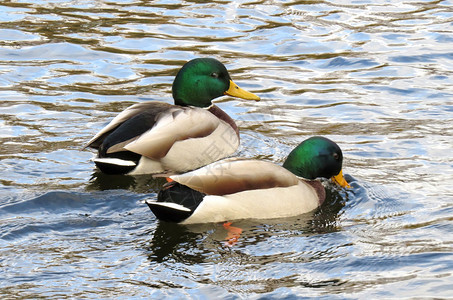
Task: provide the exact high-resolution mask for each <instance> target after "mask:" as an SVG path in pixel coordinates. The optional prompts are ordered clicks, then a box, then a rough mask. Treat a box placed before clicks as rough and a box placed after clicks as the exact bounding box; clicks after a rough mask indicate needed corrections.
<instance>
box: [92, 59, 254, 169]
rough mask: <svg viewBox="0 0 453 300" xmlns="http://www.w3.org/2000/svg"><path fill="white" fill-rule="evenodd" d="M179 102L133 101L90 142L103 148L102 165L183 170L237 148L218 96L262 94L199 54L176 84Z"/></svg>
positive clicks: (236, 137)
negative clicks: (246, 87)
mask: <svg viewBox="0 0 453 300" xmlns="http://www.w3.org/2000/svg"><path fill="white" fill-rule="evenodd" d="M172 92H173V98H174V103H175V105H172V104H168V103H164V102H155V101H149V102H143V103H138V104H135V105H132V106H130V107H129V108H127V109H126V110H124V111H123V112H121V113H120V114H119V115H117V116H116V117H115V118H114V119H113V120H112V121H111V122H110V123H109V124H108V125H107V126H106V127H104V128H103V129H102V130H101V131H99V132H98V133H97V134H96V135H95V136H94V137H93V138H92V139H91V140H90V141H89V142H88V144H87V145H86V146H85V148H86V147H91V148H94V149H97V150H98V155H97V157H96V158H95V159H94V162H95V164H96V166H97V167H98V168H99V169H100V170H101V171H102V172H104V173H109V174H129V175H138V174H159V173H173V174H174V173H181V172H185V171H189V170H193V169H196V168H199V167H201V166H204V165H207V164H209V163H211V162H214V161H217V160H219V159H222V158H225V157H227V156H229V155H231V154H233V153H234V152H235V151H236V149H237V147H238V146H239V130H238V127H237V126H236V124H235V122H234V121H233V119H232V118H230V117H229V116H228V115H227V114H226V113H225V112H224V111H222V110H221V109H220V108H219V107H217V106H215V105H214V104H212V100H213V99H215V98H217V97H220V96H223V95H229V96H233V97H238V98H242V99H248V100H260V98H259V97H258V96H256V95H255V94H252V93H250V92H247V91H245V90H243V89H241V88H239V87H238V86H237V85H236V84H235V83H234V82H233V81H232V80H231V78H230V75H229V74H228V71H227V69H226V68H225V66H224V65H223V64H222V63H221V62H219V61H218V60H216V59H213V58H196V59H193V60H191V61H189V62H187V63H186V64H185V65H184V66H183V67H182V68H181V69H180V70H179V72H178V74H177V75H176V77H175V80H174V82H173V86H172Z"/></svg>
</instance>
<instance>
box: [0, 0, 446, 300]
mask: <svg viewBox="0 0 453 300" xmlns="http://www.w3.org/2000/svg"><path fill="white" fill-rule="evenodd" d="M451 8H452V2H451V1H354V2H345V1H331V2H326V1H324V2H319V3H316V2H300V1H289V2H277V1H255V2H247V1H234V2H233V1H214V2H209V3H199V2H180V1H171V0H169V1H119V0H114V1H108V2H107V1H89V0H87V1H75V0H74V1H63V2H60V1H27V0H25V1H20V2H18V1H16V2H5V1H4V2H2V3H1V4H0V99H1V100H2V101H0V125H1V126H0V142H1V147H0V166H1V169H2V170H3V171H2V173H1V175H0V186H1V196H0V224H1V226H0V297H1V298H2V299H16V298H33V299H36V298H49V299H52V298H54V299H65V298H71V299H74V298H103V299H112V298H114V299H134V298H137V299H139V298H157V299H161V298H163V297H170V298H177V299H182V298H194V299H217V298H227V299H235V298H247V299H249V298H251V299H261V298H263V299H266V298H287V299H293V298H301V297H305V298H326V299H345V298H347V299H357V298H360V299H364V298H373V299H374V298H385V299H392V298H393V299H394V298H398V299H401V298H434V297H438V298H449V297H453V288H452V287H453V275H452V274H453V263H452V261H453V238H452V235H451V232H452V231H453V192H452V189H451V187H452V185H453V158H452V155H451V152H452V147H453V146H452V141H453V137H452V136H453V120H452V119H453V74H452V73H453V71H452V70H453V51H452V47H451V45H452V41H453V10H452V9H451ZM195 57H215V58H217V59H219V60H220V61H222V62H223V63H224V64H225V65H226V66H227V68H228V70H229V71H230V74H231V76H232V78H233V79H234V81H235V82H237V83H238V84H239V85H240V86H241V87H243V88H245V89H247V90H250V91H253V92H254V93H256V94H258V95H260V96H261V97H262V101H260V102H247V101H242V100H237V99H232V98H229V97H224V98H221V99H219V100H218V101H217V103H218V106H220V107H221V108H222V109H223V110H225V111H226V112H227V113H228V114H229V115H230V116H232V117H233V118H234V119H235V120H237V124H238V125H239V127H240V132H241V139H242V140H241V146H240V148H239V150H238V152H237V153H236V155H237V156H242V157H250V158H258V159H263V160H268V161H272V162H275V163H278V164H280V163H282V162H283V161H284V159H285V157H286V155H287V154H288V153H289V151H290V150H291V149H292V148H293V147H294V146H295V145H297V144H299V143H300V142H301V141H302V140H303V139H305V138H307V137H309V136H312V135H324V136H327V137H329V138H331V139H333V140H334V141H336V142H337V143H338V144H339V145H340V147H341V148H342V149H343V154H344V157H345V160H344V164H343V165H344V172H345V173H346V177H347V179H348V181H350V183H351V185H352V188H351V189H348V190H342V189H337V188H336V187H334V186H333V185H328V187H327V192H328V198H327V200H326V202H325V203H324V205H323V206H322V207H321V208H320V209H318V210H316V211H313V212H311V213H308V214H305V215H301V216H298V217H294V218H288V219H276V220H266V221H259V220H243V221H238V222H234V223H233V226H236V227H240V228H241V229H242V230H243V232H242V234H241V236H240V238H239V240H238V242H237V243H236V244H234V245H233V246H231V245H228V244H227V243H226V237H227V232H226V230H225V228H224V227H223V226H222V224H204V225H194V226H181V225H175V224H168V223H165V222H160V221H158V220H156V218H155V217H154V215H153V214H152V213H151V212H150V211H149V209H148V207H147V206H146V204H145V203H144V200H146V199H148V198H151V199H155V198H156V194H157V191H158V190H159V188H160V187H161V186H162V184H163V183H164V182H163V180H161V179H153V178H151V177H149V176H137V177H130V176H107V175H103V174H100V173H99V172H97V171H96V169H95V168H94V165H93V163H92V162H91V158H93V157H94V155H95V153H94V152H93V151H91V150H83V149H82V148H83V146H84V144H85V143H86V142H87V141H88V140H89V139H90V138H91V137H92V136H93V135H94V134H95V133H96V132H97V131H98V130H100V129H101V128H102V127H103V126H104V125H105V124H107V123H108V122H109V121H110V120H111V119H112V118H113V117H114V116H115V115H117V114H118V113H119V112H120V111H122V110H123V109H125V108H126V107H128V106H129V105H131V104H133V103H137V102H140V101H145V100H159V101H165V102H169V103H171V102H172V98H171V83H172V80H173V77H174V75H175V74H176V72H177V70H178V69H179V68H180V67H181V65H182V64H183V63H184V62H186V61H187V60H190V59H192V58H195Z"/></svg>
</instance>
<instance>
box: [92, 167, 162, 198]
mask: <svg viewBox="0 0 453 300" xmlns="http://www.w3.org/2000/svg"><path fill="white" fill-rule="evenodd" d="M165 182H166V181H165V178H159V177H158V178H154V177H153V176H151V175H136V176H129V175H109V174H104V173H102V172H100V171H96V172H94V173H93V174H92V175H91V178H90V180H89V182H88V184H87V186H86V188H85V189H86V190H87V191H106V190H117V189H123V190H130V191H133V192H137V193H157V192H158V191H159V190H160V189H161V188H162V185H164V184H165Z"/></svg>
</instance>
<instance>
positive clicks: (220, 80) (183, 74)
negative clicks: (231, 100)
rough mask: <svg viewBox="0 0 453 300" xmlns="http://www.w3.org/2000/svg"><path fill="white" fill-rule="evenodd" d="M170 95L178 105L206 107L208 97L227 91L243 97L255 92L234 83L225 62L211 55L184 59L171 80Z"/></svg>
mask: <svg viewBox="0 0 453 300" xmlns="http://www.w3.org/2000/svg"><path fill="white" fill-rule="evenodd" d="M172 90H173V99H175V104H177V105H182V106H197V107H209V106H210V105H211V104H212V102H211V101H212V100H213V99H215V98H217V97H220V96H223V95H229V96H233V97H238V98H242V99H247V100H260V98H259V97H258V96H256V95H255V94H252V93H250V92H247V91H245V90H243V89H241V88H240V87H238V86H237V85H236V84H235V83H234V82H233V81H232V80H231V78H230V74H228V71H227V69H226V68H225V66H224V65H223V64H222V63H221V62H219V61H218V60H216V59H213V58H196V59H193V60H191V61H189V62H187V63H186V64H185V65H184V66H183V67H182V68H181V70H179V72H178V74H177V75H176V78H175V81H173V87H172Z"/></svg>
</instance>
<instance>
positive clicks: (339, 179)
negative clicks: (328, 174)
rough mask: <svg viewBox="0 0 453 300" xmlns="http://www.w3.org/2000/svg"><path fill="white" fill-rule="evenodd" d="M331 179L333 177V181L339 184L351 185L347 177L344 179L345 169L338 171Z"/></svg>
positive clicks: (348, 186)
mask: <svg viewBox="0 0 453 300" xmlns="http://www.w3.org/2000/svg"><path fill="white" fill-rule="evenodd" d="M330 179H332V181H333V182H335V183H336V184H338V185H339V186H342V187H346V188H350V187H351V186H350V185H349V183H348V182H347V181H346V179H344V176H343V170H341V171H340V173H338V175H335V176H333V177H332V178H330Z"/></svg>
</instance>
